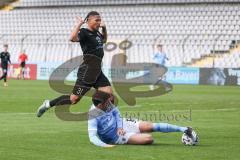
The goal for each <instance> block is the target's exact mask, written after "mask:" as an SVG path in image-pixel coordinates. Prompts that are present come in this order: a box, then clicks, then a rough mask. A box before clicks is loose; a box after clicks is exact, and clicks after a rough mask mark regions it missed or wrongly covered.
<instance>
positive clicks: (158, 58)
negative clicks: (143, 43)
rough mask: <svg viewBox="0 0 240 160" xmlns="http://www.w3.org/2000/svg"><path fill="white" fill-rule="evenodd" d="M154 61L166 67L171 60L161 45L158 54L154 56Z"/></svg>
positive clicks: (158, 47) (158, 46)
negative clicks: (167, 61)
mask: <svg viewBox="0 0 240 160" xmlns="http://www.w3.org/2000/svg"><path fill="white" fill-rule="evenodd" d="M153 60H154V61H155V62H156V63H157V64H159V65H162V66H165V64H166V60H169V59H168V57H167V56H166V53H165V52H164V51H163V46H162V45H161V44H158V45H157V52H156V53H155V54H154V56H153Z"/></svg>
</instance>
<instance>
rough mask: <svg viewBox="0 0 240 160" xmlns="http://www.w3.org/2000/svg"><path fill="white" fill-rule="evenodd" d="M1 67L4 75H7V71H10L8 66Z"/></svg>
mask: <svg viewBox="0 0 240 160" xmlns="http://www.w3.org/2000/svg"><path fill="white" fill-rule="evenodd" d="M1 67H2V71H3V73H6V72H7V70H8V64H4V63H3V64H1Z"/></svg>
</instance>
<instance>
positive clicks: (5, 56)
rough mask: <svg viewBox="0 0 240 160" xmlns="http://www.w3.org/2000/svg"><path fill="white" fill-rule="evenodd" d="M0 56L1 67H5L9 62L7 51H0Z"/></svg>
mask: <svg viewBox="0 0 240 160" xmlns="http://www.w3.org/2000/svg"><path fill="white" fill-rule="evenodd" d="M0 58H1V64H2V67H7V65H8V62H11V61H10V54H9V52H1V53H0Z"/></svg>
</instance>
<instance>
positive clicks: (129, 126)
mask: <svg viewBox="0 0 240 160" xmlns="http://www.w3.org/2000/svg"><path fill="white" fill-rule="evenodd" d="M92 100H93V105H92V107H91V108H90V111H89V120H88V134H89V139H90V141H91V143H93V144H94V145H96V146H101V147H113V146H114V145H115V144H152V143H153V138H152V135H151V134H148V133H149V132H182V133H186V134H187V135H188V136H189V137H193V136H195V139H196V141H197V140H198V138H197V135H196V133H195V132H194V131H193V129H192V128H191V127H180V126H176V125H172V124H168V123H151V122H145V121H136V120H128V119H125V118H122V117H121V114H120V112H119V110H118V108H117V107H116V106H115V105H114V102H113V100H114V98H113V96H112V95H110V94H107V93H104V92H100V91H96V93H95V94H94V95H93V98H92Z"/></svg>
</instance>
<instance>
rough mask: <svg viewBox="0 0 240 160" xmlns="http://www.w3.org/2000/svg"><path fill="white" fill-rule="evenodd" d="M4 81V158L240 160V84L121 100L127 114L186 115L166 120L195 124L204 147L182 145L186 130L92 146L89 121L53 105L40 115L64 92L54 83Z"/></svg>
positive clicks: (0, 108)
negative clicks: (141, 142) (66, 115)
mask: <svg viewBox="0 0 240 160" xmlns="http://www.w3.org/2000/svg"><path fill="white" fill-rule="evenodd" d="M0 85H1V86H0V160H33V159H34V160H44V159H46V160H80V159H81V160H100V159H101V160H107V159H111V160H128V159H129V160H150V159H153V160H155V159H156V160H159V159H162V160H181V159H182V160H183V159H184V160H227V159H229V160H239V159H240V147H239V146H240V125H239V124H240V116H239V115H240V87H236V86H235V87H233V86H197V85H174V89H173V92H171V93H169V94H166V95H163V96H159V97H152V98H139V99H137V105H136V106H135V107H128V106H127V105H126V104H125V103H124V102H123V101H121V100H120V103H119V108H120V110H121V112H122V113H140V114H141V116H142V118H146V117H144V116H145V114H147V113H148V114H150V113H160V112H161V113H164V114H165V115H166V117H167V116H171V115H177V114H185V118H183V117H180V119H177V118H175V119H173V118H171V117H170V118H169V119H167V118H166V119H162V120H163V121H165V122H169V123H173V124H177V125H184V126H192V127H194V128H195V129H196V131H197V132H198V134H199V137H200V144H199V145H198V146H193V147H189V146H184V145H182V144H181V142H180V138H181V135H182V134H181V133H169V134H168V133H153V137H154V140H155V141H154V144H153V145H145V146H134V145H122V146H116V147H114V148H100V147H96V146H94V145H92V144H90V142H89V139H88V134H87V123H86V122H67V121H62V120H60V119H58V118H57V117H56V115H55V112H54V110H53V109H52V110H49V111H48V112H47V113H46V114H45V115H43V117H41V118H37V117H36V110H37V108H38V107H39V105H40V104H41V103H42V101H43V100H44V99H46V98H48V99H52V98H55V97H56V96H58V95H60V94H59V93H56V92H55V91H53V90H51V88H49V85H48V81H28V80H25V81H23V80H19V81H17V80H10V81H9V86H8V87H3V85H2V82H1V84H0ZM137 89H141V90H142V89H147V86H142V87H139V88H137ZM90 104H91V102H90V98H88V97H85V98H84V99H82V101H81V102H80V103H79V104H77V105H76V106H73V107H71V110H72V112H78V111H82V112H85V111H87V110H88V108H89V106H90ZM186 116H188V117H187V118H186ZM156 120H161V119H159V117H158V119H156Z"/></svg>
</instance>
